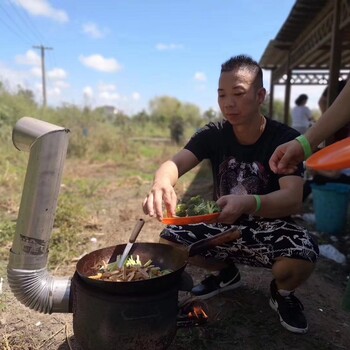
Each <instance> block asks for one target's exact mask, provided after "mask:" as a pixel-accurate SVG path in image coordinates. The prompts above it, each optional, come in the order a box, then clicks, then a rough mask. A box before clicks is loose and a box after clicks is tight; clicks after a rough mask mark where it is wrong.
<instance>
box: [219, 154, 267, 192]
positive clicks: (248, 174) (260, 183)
mask: <svg viewBox="0 0 350 350" xmlns="http://www.w3.org/2000/svg"><path fill="white" fill-rule="evenodd" d="M268 177H269V175H268V173H267V171H266V170H265V168H264V166H263V165H262V164H261V163H260V162H252V163H246V162H239V161H237V159H236V158H235V157H230V158H228V159H226V160H225V161H224V162H223V163H221V164H220V167H219V174H218V180H219V186H218V191H219V193H218V197H221V196H224V195H228V194H237V195H241V194H254V193H263V189H264V187H265V186H266V184H267V183H268Z"/></svg>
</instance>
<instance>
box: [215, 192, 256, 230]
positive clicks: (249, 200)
mask: <svg viewBox="0 0 350 350" xmlns="http://www.w3.org/2000/svg"><path fill="white" fill-rule="evenodd" d="M216 203H217V204H218V205H219V207H220V208H221V212H220V215H219V217H218V222H222V223H224V224H233V223H235V222H236V220H237V219H238V218H239V217H240V216H241V215H242V214H248V213H253V212H254V211H255V207H256V202H255V198H254V197H253V196H251V195H235V194H230V195H227V196H222V197H220V198H219V199H218V200H217V201H216Z"/></svg>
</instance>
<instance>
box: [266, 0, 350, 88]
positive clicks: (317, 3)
mask: <svg viewBox="0 0 350 350" xmlns="http://www.w3.org/2000/svg"><path fill="white" fill-rule="evenodd" d="M335 1H336V0H297V1H296V2H295V4H294V6H293V8H292V10H291V12H290V14H289V15H288V17H287V19H286V21H285V22H284V24H283V25H282V27H281V29H280V30H279V32H278V33H277V35H276V37H275V38H274V39H273V40H271V41H270V42H269V43H268V46H267V47H266V49H265V51H264V53H263V55H262V57H261V59H260V62H259V63H260V65H261V67H262V68H264V69H271V70H272V75H271V77H272V81H273V83H275V84H278V83H283V76H284V75H285V74H286V73H287V70H288V69H290V70H292V71H322V70H323V71H325V70H326V71H328V70H329V69H330V64H331V55H332V50H331V45H332V32H333V33H334V28H333V26H334V2H335ZM338 29H339V30H338V33H339V50H341V53H340V55H341V60H340V67H339V68H340V70H349V68H350V1H349V0H340V19H339V25H338ZM333 43H334V40H333ZM319 83H320V84H322V83H323V84H325V83H327V80H326V81H324V82H322V81H320V82H319Z"/></svg>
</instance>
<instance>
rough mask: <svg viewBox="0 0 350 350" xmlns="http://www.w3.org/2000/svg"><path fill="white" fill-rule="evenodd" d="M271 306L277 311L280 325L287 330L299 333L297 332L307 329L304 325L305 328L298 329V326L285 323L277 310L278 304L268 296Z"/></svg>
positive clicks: (304, 331) (302, 332)
mask: <svg viewBox="0 0 350 350" xmlns="http://www.w3.org/2000/svg"><path fill="white" fill-rule="evenodd" d="M269 304H270V306H271V308H272V309H273V310H275V311H276V312H277V313H278V317H279V319H280V322H281V325H282V327H284V328H285V329H287V330H288V331H290V332H292V333H299V334H305V333H306V332H307V331H308V329H309V328H308V327H306V328H305V329H300V328H295V327H293V326H290V325H289V324H287V323H286V322H284V321H283V319H282V317H281V315H280V313H279V311H278V305H277V303H275V302H274V301H273V300H272V298H270V302H269Z"/></svg>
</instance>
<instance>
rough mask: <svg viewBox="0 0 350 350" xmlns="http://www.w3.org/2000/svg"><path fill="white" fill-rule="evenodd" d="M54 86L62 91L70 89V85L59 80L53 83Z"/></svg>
mask: <svg viewBox="0 0 350 350" xmlns="http://www.w3.org/2000/svg"><path fill="white" fill-rule="evenodd" d="M53 85H54V86H57V87H58V88H60V89H68V88H69V87H70V85H69V84H68V83H67V82H66V81H63V80H57V81H55V82H54V83H53Z"/></svg>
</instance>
